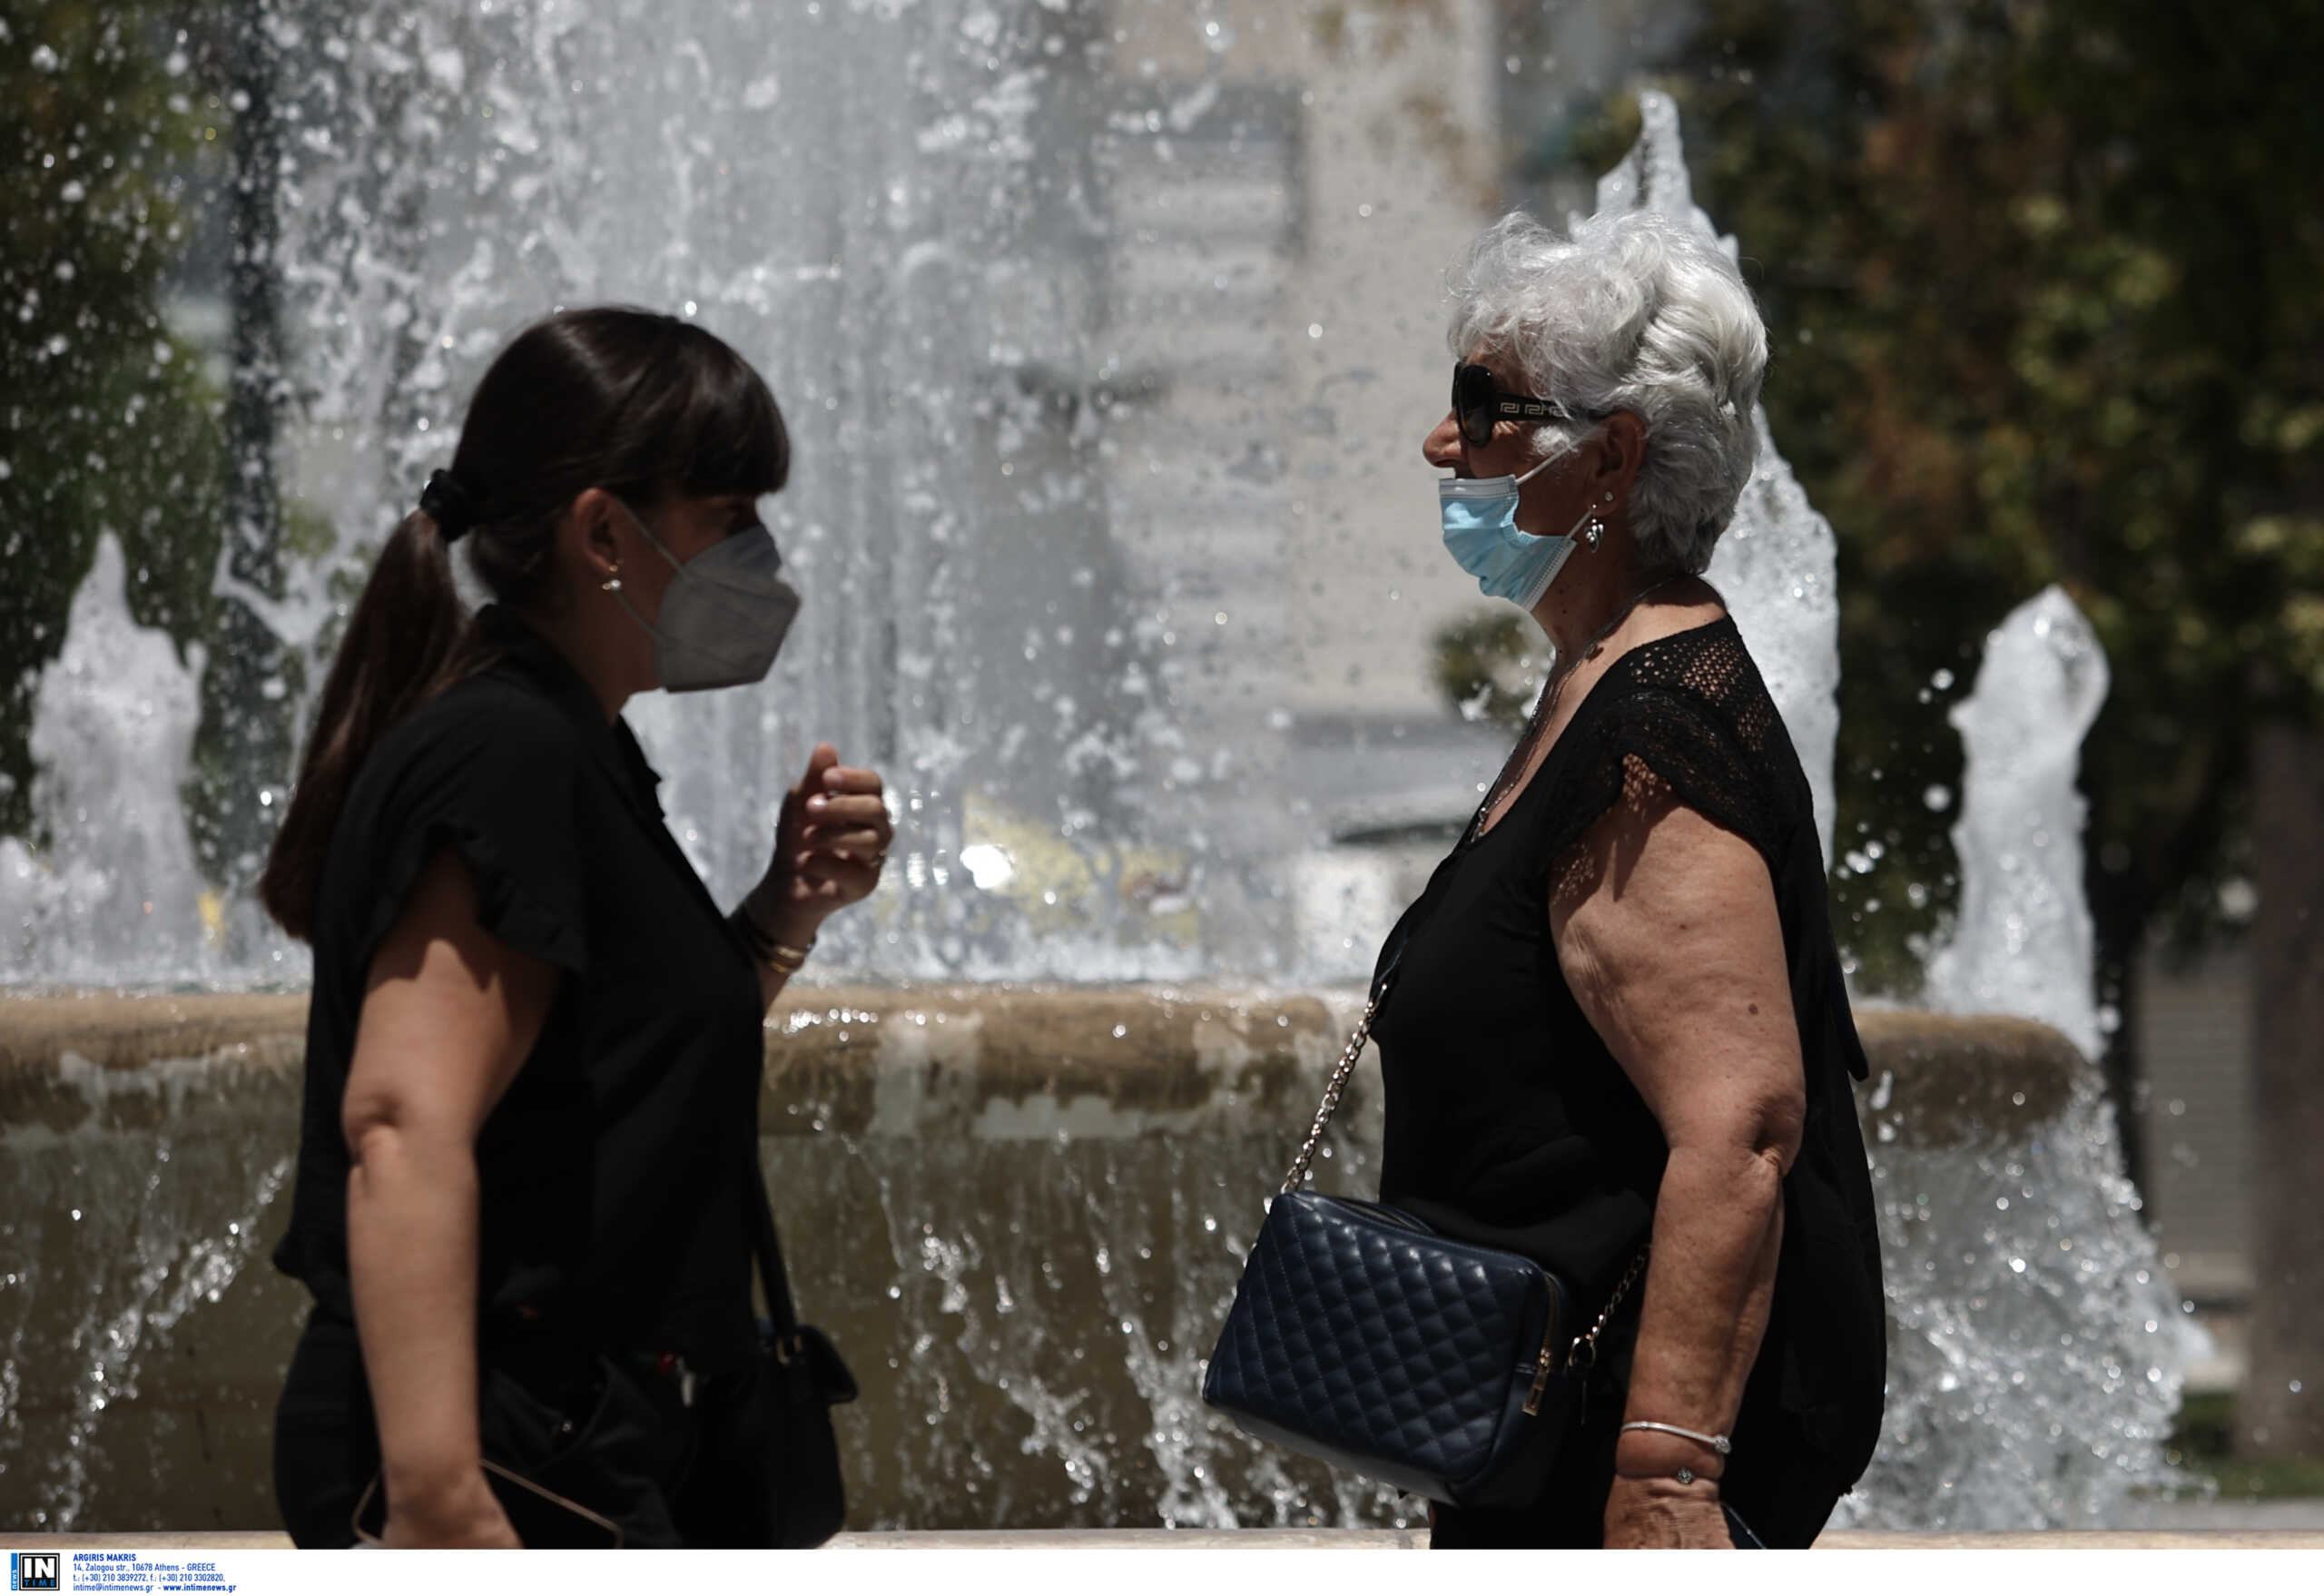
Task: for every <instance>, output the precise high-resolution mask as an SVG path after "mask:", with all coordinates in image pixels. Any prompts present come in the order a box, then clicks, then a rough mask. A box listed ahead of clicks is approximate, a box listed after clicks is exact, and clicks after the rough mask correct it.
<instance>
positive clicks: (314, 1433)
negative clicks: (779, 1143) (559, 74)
mask: <svg viewBox="0 0 2324 1596" xmlns="http://www.w3.org/2000/svg"><path fill="white" fill-rule="evenodd" d="M789 468H790V446H789V442H788V439H787V438H786V436H785V433H784V430H783V418H782V415H781V413H780V412H779V411H778V410H777V409H776V408H775V404H774V400H773V397H772V396H771V395H770V394H769V393H768V392H767V389H766V385H765V384H764V383H763V382H762V381H761V380H760V379H759V376H758V374H757V373H756V372H755V371H753V370H752V369H751V368H750V367H749V365H748V364H746V363H745V362H744V361H743V360H742V358H741V357H740V356H738V355H737V354H735V353H734V350H731V349H729V348H728V347H727V346H726V345H725V344H724V343H723V342H721V341H720V340H718V339H716V338H714V337H713V336H712V335H711V334H710V333H708V332H705V331H704V330H702V329H700V328H698V327H695V326H693V325H691V324H689V323H687V322H684V321H680V320H675V319H674V318H671V317H667V316H662V315H656V314H653V313H651V312H648V311H644V310H626V309H618V308H604V309H595V310H574V311H566V312H560V313H559V314H557V315H555V316H552V317H550V318H548V319H547V320H544V321H541V322H538V323H537V324H535V325H534V326H532V327H530V328H528V329H527V330H525V332H523V333H522V334H521V335H520V336H519V337H517V340H515V341H514V342H513V343H511V344H510V345H509V346H508V348H507V350H504V351H503V352H502V353H501V355H500V356H499V357H498V358H497V360H495V361H494V362H493V364H492V366H491V368H490V369H488V370H487V372H486V373H485V376H484V379H483V381H482V382H481V383H480V384H478V388H477V391H476V395H475V397H474V399H472V400H471V402H470V405H469V409H468V419H467V422H466V424H465V426H464V427H463V429H462V430H461V434H460V442H459V448H458V451H457V452H456V453H455V455H454V456H453V458H452V462H451V466H450V468H449V469H448V470H443V471H438V472H437V473H435V475H434V476H433V477H432V478H430V479H429V481H428V485H427V487H426V488H425V489H424V491H423V492H422V493H421V494H420V496H419V508H418V510H417V511H416V512H415V513H414V514H412V515H410V516H409V517H406V518H405V520H404V521H403V523H402V525H400V526H399V527H397V528H396V530H395V533H394V534H393V536H391V537H389V540H388V543H387V547H385V548H384V549H383V550H382V551H381V552H380V555H379V563H378V564H377V566H375V567H374V569H373V571H372V573H371V577H370V580H369V584H368V585H367V586H366V587H365V588H364V591H363V596H362V598H361V600H360V602H359V604H358V605H357V606H356V608H355V613H354V615H353V616H351V617H350V620H349V623H348V628H347V633H346V635H345V637H344V639H343V640H342V641H341V642H340V647H339V653H338V656H337V658H336V659H335V660H334V661H333V662H332V665H331V669H330V676H329V678H328V680H327V681H326V683H325V685H324V688H323V694H322V699H321V703H320V706H319V709H318V713H317V715H316V720H315V725H314V729H313V732H312V734H310V737H309V739H308V743H307V748H306V753H305V756H304V762H303V764H302V765H301V768H300V773H299V781H298V785H297V787H296V789H295V790H294V792H293V794H292V797H291V805H290V809H289V812H288V813H286V814H285V816H284V817H283V823H282V828H281V832H280V834H279V835H278V836H277V838H276V840H275V844H274V850H273V852H272V855H271V858H270V859H269V861H268V864H267V870H266V874H265V876H264V878H263V880H262V882H261V888H260V890H261V896H262V897H263V899H264V901H265V904H266V907H267V909H268V910H269V911H271V913H272V914H273V915H274V917H275V918H276V919H277V920H279V921H281V923H282V924H283V925H284V926H285V927H286V928H288V929H289V930H290V931H291V932H292V933H293V934H295V935H298V936H300V937H303V938H305V939H307V940H308V941H310V942H311V943H312V944H313V947H314V971H315V973H314V992H313V998H312V1002H311V1007H310V1015H309V1020H308V1033H307V1062H306V1105H305V1109H304V1113H303V1116H302V1120H301V1127H300V1149H299V1165H298V1176H297V1185H296V1187H295V1191H294V1195H293V1201H292V1208H291V1226H290V1230H289V1232H288V1234H287V1235H286V1236H284V1238H283V1240H282V1242H281V1246H279V1247H278V1248H277V1249H276V1251H275V1255H274V1259H275V1263H276V1266H278V1267H280V1268H281V1269H282V1270H283V1271H284V1272H285V1273H286V1274H289V1275H291V1276H296V1277H297V1278H299V1279H300V1280H301V1281H303V1282H304V1283H305V1284H306V1285H307V1286H308V1287H309V1289H310V1291H311V1292H312V1294H313V1296H314V1307H313V1311H312V1314H311V1315H310V1318H309V1321H308V1324H307V1327H306V1330H305V1333H304V1334H303V1335H302V1336H301V1337H300V1343H299V1347H298V1350H297V1353H296V1354H295V1355H294V1356H293V1358H292V1360H291V1372H290V1375H289V1379H288V1381H287V1383H286V1385H285V1389H284V1391H283V1394H282V1400H281V1405H280V1407H279V1409H278V1411H277V1414H276V1426H275V1482H276V1493H277V1499H278V1501H279V1502H280V1503H281V1509H282V1513H283V1518H284V1522H286V1524H287V1525H288V1526H289V1528H290V1530H291V1535H292V1537H293V1538H294V1539H295V1540H296V1541H297V1542H299V1543H300V1545H326V1546H329V1545H338V1546H344V1545H347V1544H350V1542H354V1541H356V1540H358V1539H359V1538H361V1537H362V1535H363V1534H365V1533H367V1532H368V1533H370V1534H375V1535H376V1536H377V1537H378V1538H379V1539H381V1540H383V1541H385V1542H387V1543H388V1544H390V1545H445V1546H451V1545H462V1546H484V1545H516V1544H519V1543H520V1542H532V1543H536V1544H538V1543H554V1542H569V1543H585V1544H586V1543H590V1542H593V1541H596V1540H598V1539H600V1538H602V1539H603V1540H605V1541H606V1542H611V1541H613V1540H614V1539H615V1538H618V1540H619V1541H620V1542H623V1543H626V1544H632V1545H679V1544H707V1545H752V1544H765V1543H767V1542H768V1541H769V1540H770V1539H771V1538H773V1536H774V1534H775V1533H776V1532H775V1530H774V1529H773V1527H772V1520H771V1517H770V1512H769V1508H768V1504H767V1502H766V1500H765V1495H764V1493H763V1492H761V1491H754V1490H753V1489H750V1488H748V1487H744V1486H740V1485H738V1482H740V1481H744V1480H748V1479H751V1478H753V1471H759V1472H761V1473H763V1468H764V1458H763V1456H759V1457H755V1458H753V1457H743V1456H741V1455H739V1453H740V1452H743V1451H749V1450H751V1449H753V1448H754V1447H755V1448H756V1449H758V1450H759V1451H760V1452H762V1453H763V1443H764V1437H763V1434H761V1435H753V1434H746V1433H744V1431H746V1430H747V1429H748V1428H749V1426H748V1425H747V1424H743V1423H742V1422H741V1421H739V1420H738V1419H737V1417H736V1415H739V1414H745V1413H748V1412H754V1411H763V1407H764V1403H763V1400H758V1399H759V1398H760V1395H761V1394H759V1393H757V1392H755V1391H754V1390H753V1384H752V1383H753V1380H754V1379H755V1377H756V1375H755V1371H756V1369H757V1368H758V1366H759V1364H760V1362H761V1359H760V1355H759V1345H760V1344H759V1340H758V1328H757V1325H756V1323H755V1322H754V1316H753V1306H752V1300H751V1290H752V1286H751V1282H752V1258H753V1227H754V1220H753V1216H754V1215H755V1214H756V1213H757V1212H758V1210H757V1209H756V1208H755V1207H753V1203H754V1202H757V1203H763V1196H757V1195H755V1194H756V1191H757V1187H756V1182H757V1180H758V1164H757V1135H756V1126H757V1103H758V1088H759V1075H760V1070H761V1065H762V1060H763V1041H762V1021H763V1018H764V1015H765V1013H766V1010H767V1008H768V1006H769V1005H770V1004H772V1002H773V1000H774V997H775V994H776V993H777V992H779V991H780V990H782V987H783V982H784V980H786V979H788V977H789V976H790V975H791V974H792V973H793V972H794V971H795V970H798V968H799V967H800V964H801V962H802V961H803V960H804V959H805V957H806V953H807V950H808V949H810V948H812V946H813V944H814V940H815V931H816V928H817V927H818V926H819V925H820V924H821V923H822V920H823V919H824V917H825V916H827V915H828V914H830V913H831V912H832V911H834V910H836V909H839V908H842V907H843V906H845V905H847V904H849V903H852V902H855V901H860V900H861V899H862V898H864V897H865V896H867V895H868V894H869V893H870V892H872V889H873V887H874V886H875V885H876V884H877V883H878V881H879V875H880V869H881V862H882V861H883V860H884V858H885V857H886V852H887V848H888V844H889V842H890V840H891V836H892V832H891V828H890V824H889V819H888V814H887V810H886V803H885V800H884V797H883V796H882V793H881V783H880V778H879V777H878V775H876V774H875V773H872V772H871V771H868V770H856V769H850V768H848V767H845V766H842V765H841V764H839V762H838V756H837V754H836V753H835V752H834V751H833V750H832V748H831V747H830V745H828V744H822V745H819V746H818V747H817V748H816V749H815V751H814V754H812V757H811V758H810V759H809V761H808V765H807V770H806V773H805V775H804V776H803V778H802V780H801V782H800V784H799V785H798V786H797V787H796V788H794V789H793V791H792V792H791V793H790V794H789V796H788V797H787V798H786V799H785V801H784V803H783V812H782V815H781V818H780V820H779V822H778V823H777V825H776V828H775V835H774V838H773V860H772V862H771V863H770V864H769V866H768V868H767V872H766V875H765V876H764V878H763V880H762V881H761V882H759V884H758V885H757V886H756V887H755V888H753V890H752V891H751V892H749V893H747V894H746V895H745V896H744V899H743V902H742V903H740V904H739V905H737V906H736V907H735V908H734V910H733V911H732V912H731V913H729V912H725V911H722V910H721V908H720V907H719V906H718V905H717V904H715V903H714V901H712V899H711V897H710V895H709V893H708V892H707V891H706V890H705V889H704V886H703V883H702V882H701V881H700V880H699V879H698V878H697V877H696V876H695V874H694V871H693V870H692V868H691V867H690V866H689V865H688V864H687V862H686V860H685V857H684V854H683V853H682V852H679V850H678V848H677V846H676V844H675V842H674V841H673V839H672V838H671V837H670V835H669V832H668V831H667V829H666V828H665V825H664V823H663V821H662V815H661V810H660V807H659V805H658V803H657V802H656V801H655V793H654V788H655V780H656V778H655V775H654V773H653V772H652V770H651V769H649V768H648V767H647V765H646V764H645V758H644V755H643V754H641V753H640V751H639V749H638V746H637V744H636V742H635V739H634V738H632V737H631V735H630V733H629V729H628V727H627V726H626V725H625V724H623V722H622V720H621V717H620V712H621V707H622V704H623V703H624V702H625V700H626V699H627V698H628V697H629V696H630V695H632V694H633V693H638V692H643V691H645V690H647V689H650V688H654V687H662V688H665V689H667V690H670V691H674V692H675V691H686V690H691V689H697V688H711V687H721V686H730V685H742V684H745V683H750V682H755V681H758V680H760V679H761V678H763V676H764V675H766V672H767V670H768V669H769V667H770V666H771V665H773V659H774V655H775V651H776V649H777V648H778V647H779V646H780V645H781V644H782V641H783V633H784V631H785V629H786V628H787V627H788V626H789V624H790V621H791V618H792V616H793V613H794V612H795V611H796V609H797V606H798V597H797V595H796V594H795V593H793V591H792V589H791V587H790V586H789V585H788V584H786V583H785V582H783V579H782V577H781V576H780V575H779V574H778V572H779V566H780V565H781V558H780V557H779V555H778V554H777V553H776V551H775V547H774V542H773V537H771V536H770V535H769V533H768V532H767V530H766V528H765V527H763V526H762V525H761V524H760V523H759V519H758V515H757V511H756V503H757V501H758V499H759V498H761V497H763V496H764V495H767V494H771V493H773V492H775V491H776V490H777V489H779V488H782V486H783V480H784V478H785V477H786V476H787V475H788V472H789ZM455 544H459V545H462V546H464V547H466V549H467V550H468V561H469V566H470V568H471V569H472V571H473V572H474V574H475V576H477V578H478V580H479V581H480V582H481V583H482V585H483V586H484V587H485V589H486V590H487V591H488V592H489V593H490V595H491V596H492V599H493V601H494V602H492V603H490V604H488V605H487V606H485V607H484V608H483V609H482V610H480V611H478V613H476V614H475V615H473V616H471V615H469V614H468V611H467V608H466V606H464V605H463V604H462V602H461V600H460V598H459V596H458V591H457V589H456V587H455V586H454V583H453V577H452V568H451V549H452V547H453V546H454V545H455ZM585 1453H586V1455H587V1456H588V1458H589V1459H590V1467H591V1470H592V1471H593V1472H592V1473H590V1475H589V1478H590V1481H591V1482H592V1483H590V1484H589V1485H587V1486H581V1485H576V1484H573V1483H571V1482H572V1480H574V1479H577V1478H579V1476H578V1475H576V1474H575V1473H574V1467H573V1465H572V1464H571V1463H570V1460H572V1459H574V1458H576V1457H578V1456H581V1455H583V1454H585ZM559 1460H566V1462H564V1463H560V1461H559ZM536 1464H538V1465H541V1466H540V1467H538V1468H535V1467H533V1466H532V1465H536ZM560 1467H562V1468H564V1470H565V1473H563V1474H559V1473H558V1472H557V1471H558V1469H559V1468H560ZM545 1482H546V1483H545ZM560 1486H562V1488H560ZM593 1495H594V1496H595V1497H596V1500H590V1499H588V1498H590V1497H591V1496H593ZM359 1522H360V1523H362V1524H363V1525H365V1526H366V1527H365V1528H363V1529H359Z"/></svg>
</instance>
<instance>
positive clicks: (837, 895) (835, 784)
mask: <svg viewBox="0 0 2324 1596" xmlns="http://www.w3.org/2000/svg"><path fill="white" fill-rule="evenodd" d="M884 793H885V787H884V785H883V784H882V783H881V780H880V773H879V772H877V771H871V770H860V769H856V768H854V767H852V766H850V765H843V764H840V762H839V751H838V750H837V749H835V748H833V747H832V745H831V744H828V743H818V744H815V751H814V753H812V754H809V755H808V756H807V773H806V774H804V775H803V776H801V777H800V778H799V784H798V785H797V786H795V787H793V788H792V789H791V791H790V792H789V793H785V794H784V795H783V815H782V818H781V819H780V820H779V821H777V822H776V823H775V829H774V859H773V862H772V863H770V864H769V865H768V866H767V872H766V875H765V877H764V878H763V880H761V881H760V882H759V884H758V885H757V886H755V887H753V888H752V889H751V892H750V895H749V897H747V898H746V899H745V900H744V910H745V911H746V912H747V913H748V914H749V915H750V916H751V918H752V919H753V920H754V921H757V922H758V924H759V926H760V928H761V929H762V930H763V931H765V932H766V933H767V934H768V935H769V936H771V937H773V938H774V939H775V940H776V941H780V942H783V943H786V944H788V945H789V946H791V947H794V948H803V947H805V946H806V945H807V944H808V943H809V942H810V941H813V940H814V936H815V931H816V929H817V928H818V927H820V926H821V925H822V923H823V921H824V919H825V918H826V917H827V916H829V915H830V914H831V913H832V912H833V911H836V910H840V909H844V908H846V907H847V906H848V905H849V904H850V903H860V902H862V901H863V900H864V899H866V898H868V897H870V896H871V895H872V889H873V888H874V887H876V886H878V885H879V884H880V868H881V865H882V864H883V863H884V862H886V860H887V857H888V844H889V843H891V842H894V841H895V837H896V828H895V825H894V823H893V822H891V820H889V818H888V801H887V799H886V797H885V796H884Z"/></svg>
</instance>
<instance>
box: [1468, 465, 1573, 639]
mask: <svg viewBox="0 0 2324 1596" xmlns="http://www.w3.org/2000/svg"><path fill="white" fill-rule="evenodd" d="M1558 458H1562V456H1561V455H1553V456H1551V459H1548V460H1543V461H1542V462H1541V464H1540V465H1538V466H1536V467H1534V468H1533V469H1532V470H1531V471H1528V472H1526V473H1525V475H1524V476H1522V477H1447V478H1444V479H1443V481H1441V482H1439V483H1438V484H1437V485H1436V497H1437V505H1438V508H1439V509H1440V510H1441V511H1442V512H1443V517H1444V549H1445V552H1446V553H1448V554H1450V555H1451V556H1452V558H1453V561H1454V562H1455V563H1456V564H1457V565H1459V566H1460V567H1461V568H1462V570H1464V571H1466V572H1468V573H1469V575H1471V576H1474V577H1475V578H1476V579H1477V586H1479V587H1481V588H1482V589H1483V590H1484V594H1485V596H1486V597H1488V598H1505V599H1507V600H1509V602H1510V603H1512V604H1513V605H1515V606H1518V607H1519V608H1520V609H1531V608H1532V607H1533V606H1535V605H1537V604H1539V603H1541V595H1543V594H1544V593H1547V592H1548V591H1549V590H1550V584H1551V582H1554V581H1556V580H1557V575H1558V572H1559V571H1561V570H1562V569H1563V568H1564V567H1565V562H1566V561H1567V560H1568V559H1569V558H1571V557H1572V554H1573V535H1572V534H1571V532H1569V533H1567V534H1565V535H1564V536H1559V535H1558V534H1555V533H1547V534H1542V535H1539V536H1536V535H1535V534H1533V533H1531V532H1521V531H1519V530H1518V527H1517V498H1518V494H1517V490H1518V489H1519V488H1521V487H1522V486H1524V484H1525V483H1526V482H1527V481H1528V480H1529V479H1531V478H1532V477H1534V476H1535V475H1537V474H1538V473H1540V472H1541V471H1542V470H1544V469H1546V468H1548V467H1549V466H1550V464H1551V461H1552V460H1555V459H1558ZM1589 518H1590V517H1589V516H1588V515H1587V514H1585V515H1584V516H1583V517H1581V520H1583V521H1586V520H1588V519H1589ZM1574 526H1575V527H1577V528H1578V527H1581V521H1576V522H1575V523H1574Z"/></svg>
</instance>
